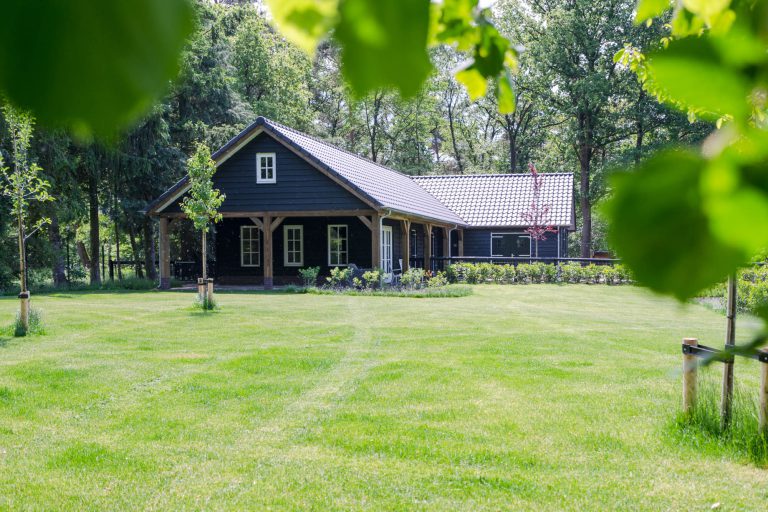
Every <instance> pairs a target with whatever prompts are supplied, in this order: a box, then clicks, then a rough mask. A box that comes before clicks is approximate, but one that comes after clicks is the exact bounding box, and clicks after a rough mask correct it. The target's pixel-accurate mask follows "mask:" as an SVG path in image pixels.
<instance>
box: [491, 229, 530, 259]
mask: <svg viewBox="0 0 768 512" xmlns="http://www.w3.org/2000/svg"><path fill="white" fill-rule="evenodd" d="M530 255H531V237H530V235H526V234H524V233H492V234H491V256H496V257H503V258H509V257H512V256H530Z"/></svg>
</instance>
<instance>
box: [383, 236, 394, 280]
mask: <svg viewBox="0 0 768 512" xmlns="http://www.w3.org/2000/svg"><path fill="white" fill-rule="evenodd" d="M381 268H382V269H383V270H384V273H386V274H390V273H391V272H392V226H382V227H381Z"/></svg>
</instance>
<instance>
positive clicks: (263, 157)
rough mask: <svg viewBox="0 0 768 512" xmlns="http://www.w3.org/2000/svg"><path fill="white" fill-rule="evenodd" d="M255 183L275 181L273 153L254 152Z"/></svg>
mask: <svg viewBox="0 0 768 512" xmlns="http://www.w3.org/2000/svg"><path fill="white" fill-rule="evenodd" d="M256 183H277V170H276V169H275V154H274V153H256Z"/></svg>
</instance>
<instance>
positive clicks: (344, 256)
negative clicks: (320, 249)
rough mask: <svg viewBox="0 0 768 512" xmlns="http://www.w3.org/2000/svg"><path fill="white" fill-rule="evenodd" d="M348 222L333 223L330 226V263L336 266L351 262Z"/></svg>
mask: <svg viewBox="0 0 768 512" xmlns="http://www.w3.org/2000/svg"><path fill="white" fill-rule="evenodd" d="M347 233H348V228H347V226H346V224H331V225H329V226H328V265H329V266H331V267H336V266H339V265H347V264H348V263H349V252H348V244H349V239H348V236H347Z"/></svg>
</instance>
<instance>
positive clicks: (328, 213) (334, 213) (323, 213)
mask: <svg viewBox="0 0 768 512" xmlns="http://www.w3.org/2000/svg"><path fill="white" fill-rule="evenodd" d="M374 213H376V212H375V210H307V211H302V210H285V211H260V212H258V211H253V212H250V211H242V212H240V211H239V212H221V215H222V217H224V218H238V217H265V216H267V215H269V216H270V217H273V218H274V217H277V216H280V217H357V216H358V215H372V214H374ZM170 215H174V216H178V217H183V216H184V214H183V213H180V214H170Z"/></svg>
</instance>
